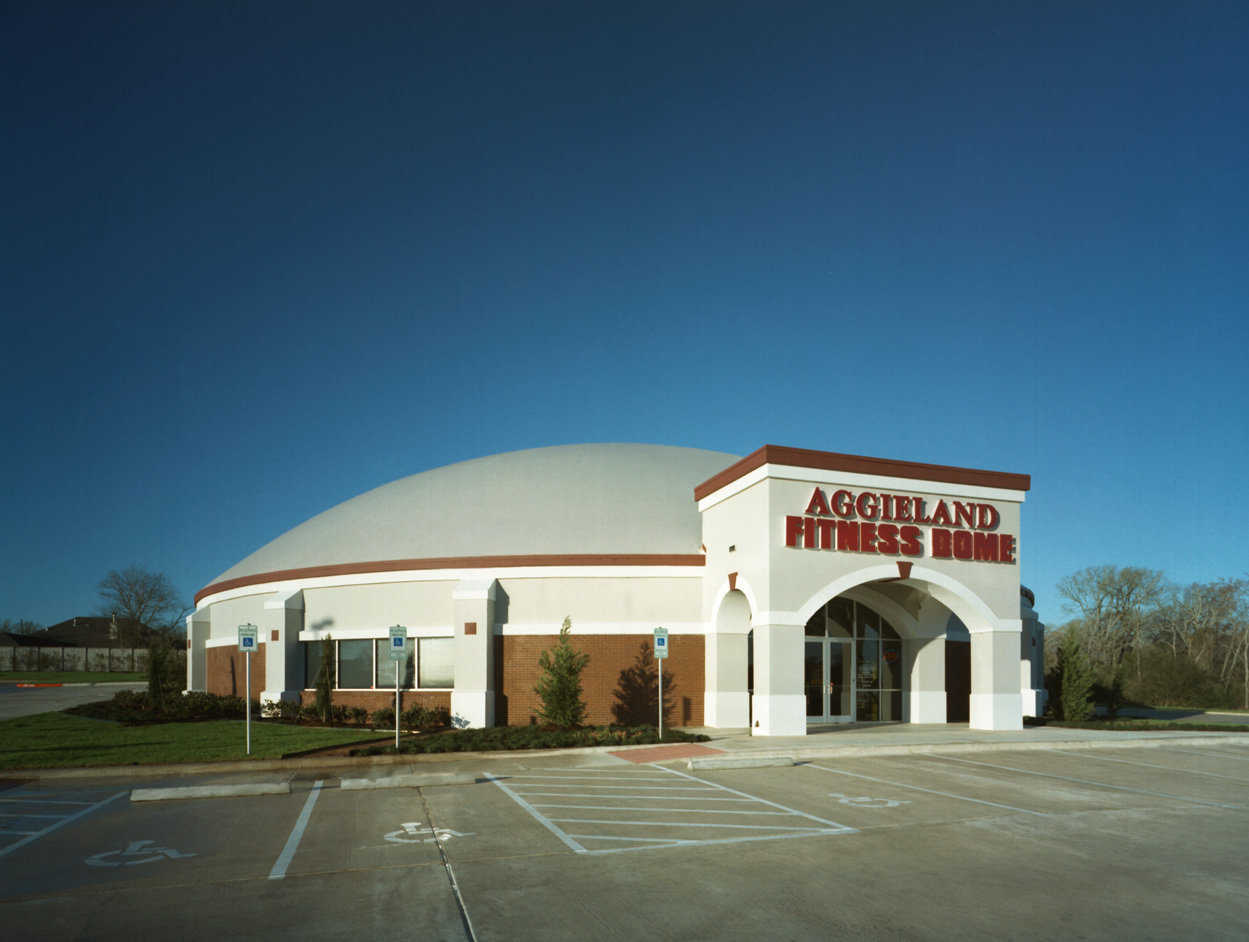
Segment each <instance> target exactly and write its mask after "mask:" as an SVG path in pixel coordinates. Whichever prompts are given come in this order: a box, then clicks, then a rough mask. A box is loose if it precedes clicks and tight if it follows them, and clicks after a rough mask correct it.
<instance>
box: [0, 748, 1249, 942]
mask: <svg viewBox="0 0 1249 942" xmlns="http://www.w3.org/2000/svg"><path fill="white" fill-rule="evenodd" d="M439 768H441V769H451V768H459V769H469V768H473V769H476V770H477V771H478V773H479V774H478V775H477V777H476V780H475V782H474V783H473V784H462V785H442V786H433V787H421V788H412V787H409V788H395V789H384V790H375V791H348V790H345V789H343V788H341V787H339V780H338V779H336V778H334V777H332V776H331V775H328V774H326V775H315V774H314V775H308V776H304V775H303V774H301V775H300V776H299V777H298V778H294V779H289V773H283V774H274V775H271V776H267V778H269V779H271V780H274V781H287V780H290V782H291V786H292V790H291V793H290V794H288V795H275V796H265V797H253V798H213V799H201V800H189V801H165V802H145V803H138V802H134V803H132V802H131V801H130V799H129V784H128V783H124V782H119V781H117V780H112V781H105V780H99V781H94V782H92V781H84V780H63V781H59V782H58V781H46V782H26V783H22V782H20V781H8V782H5V783H3V785H4V786H7V787H3V788H0V813H2V814H3V817H0V829H2V830H0V925H4V926H5V927H6V931H5V935H6V938H10V939H43V940H46V939H76V938H83V939H86V938H91V939H119V940H120V939H126V940H130V939H133V938H135V937H136V936H139V937H142V936H146V935H148V934H152V935H156V934H158V933H159V934H161V935H173V936H176V937H179V938H184V939H209V938H213V939H215V938H218V937H220V936H222V935H223V934H226V935H234V936H239V937H244V938H247V937H253V936H255V937H261V936H263V937H264V938H266V939H299V940H307V939H342V938H348V937H356V938H364V939H391V938H394V939H399V938H404V939H410V938H421V939H455V940H461V939H466V938H472V939H481V940H503V939H509V940H511V939H520V940H530V939H532V940H535V942H536V940H543V942H547V940H552V939H577V940H583V939H586V938H602V939H722V938H728V939H750V940H758V939H768V940H774V939H813V938H820V939H824V938H838V937H844V936H851V937H863V938H917V939H918V938H933V939H936V938H941V939H946V938H950V937H959V938H960V939H995V940H996V939H1001V938H1014V939H1046V940H1052V939H1053V938H1054V937H1055V936H1056V935H1061V936H1067V937H1077V938H1105V937H1116V938H1133V939H1166V940H1173V939H1176V938H1204V939H1244V938H1247V937H1249V868H1246V867H1245V866H1244V858H1245V856H1246V852H1249V743H1246V744H1235V743H1227V742H1219V743H1215V744H1209V745H1200V746H1193V745H1163V746H1157V747H1153V748H1143V747H1142V748H1130V749H1124V748H1118V749H1080V750H1075V751H1070V752H1068V751H1064V750H1062V749H1056V748H1055V749H1044V750H1034V751H1027V752H1005V751H1004V752H975V753H964V754H958V755H949V754H942V755H935V754H933V755H909V756H895V757H878V758H850V759H828V760H815V761H811V762H808V763H804V764H800V765H797V766H792V767H774V768H754V769H736V770H715V771H708V770H700V771H690V770H689V769H688V768H687V766H686V764H685V763H684V762H679V761H674V762H665V763H659V764H634V763H631V762H626V761H623V760H621V759H616V758H613V757H611V756H608V755H603V754H600V755H594V756H581V757H568V756H565V757H545V758H543V757H529V758H519V759H518V758H499V759H492V758H486V759H483V758H481V757H477V758H474V759H472V760H471V761H470V762H468V764H466V763H465V762H464V761H460V762H458V763H447V764H442V765H440V766H439ZM344 774H347V773H344ZM350 774H352V775H359V774H361V773H360V771H359V770H355V771H353V772H352V773H350ZM373 774H375V775H378V776H381V775H384V774H386V772H385V770H377V771H375V772H374V773H373ZM245 779H246V780H248V781H258V780H264V779H266V776H265V775H264V774H256V773H253V774H251V775H249V776H246V777H245ZM235 780H240V781H241V780H244V779H243V778H242V777H239V778H236V779H235ZM171 783H175V780H171ZM140 784H142V785H143V786H150V785H153V784H160V783H153V782H150V781H144V782H142V783H140ZM176 784H188V782H187V781H185V780H177V781H176Z"/></svg>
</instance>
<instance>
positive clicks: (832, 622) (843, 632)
mask: <svg viewBox="0 0 1249 942" xmlns="http://www.w3.org/2000/svg"><path fill="white" fill-rule="evenodd" d="M828 633H829V635H830V636H831V637H834V638H851V637H854V603H853V602H851V601H850V600H849V599H843V598H835V599H833V600H832V601H831V602H829V603H828Z"/></svg>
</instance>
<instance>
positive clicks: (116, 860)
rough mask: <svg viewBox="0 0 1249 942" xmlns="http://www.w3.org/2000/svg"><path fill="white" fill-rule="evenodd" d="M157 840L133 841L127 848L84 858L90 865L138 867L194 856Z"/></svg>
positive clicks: (84, 861)
mask: <svg viewBox="0 0 1249 942" xmlns="http://www.w3.org/2000/svg"><path fill="white" fill-rule="evenodd" d="M155 844H156V842H155V841H131V842H130V845H129V846H128V847H127V848H126V849H125V850H106V851H101V852H100V853H98V854H92V855H91V856H90V857H86V858H84V859H83V863H85V864H86V865H87V866H88V867H137V866H138V865H139V864H145V863H153V862H155V861H157V860H179V859H182V858H185V857H194V856H195V854H184V853H182V852H181V851H177V850H174V849H173V848H172V847H157V846H155Z"/></svg>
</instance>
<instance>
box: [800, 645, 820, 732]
mask: <svg viewBox="0 0 1249 942" xmlns="http://www.w3.org/2000/svg"><path fill="white" fill-rule="evenodd" d="M802 684H803V690H805V691H806V694H807V716H812V717H819V716H823V715H824V643H823V642H822V641H808V642H807V647H806V658H805V660H804V661H803V666H802Z"/></svg>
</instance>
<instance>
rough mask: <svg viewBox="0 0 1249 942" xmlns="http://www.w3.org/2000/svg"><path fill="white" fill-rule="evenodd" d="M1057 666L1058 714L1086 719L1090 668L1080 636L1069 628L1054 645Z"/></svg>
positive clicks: (1090, 690)
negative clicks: (1057, 645)
mask: <svg viewBox="0 0 1249 942" xmlns="http://www.w3.org/2000/svg"><path fill="white" fill-rule="evenodd" d="M1058 670H1059V674H1060V677H1061V680H1060V684H1061V702H1060V704H1059V706H1060V709H1061V711H1062V714H1061V715H1062V718H1063V719H1064V720H1070V721H1072V722H1076V723H1078V722H1081V721H1083V720H1087V719H1088V718H1089V717H1090V716H1092V715H1093V668H1092V666H1091V665H1090V664H1089V660H1088V658H1087V657H1085V656H1084V649H1083V648H1082V647H1081V646H1080V640H1079V639H1078V638H1077V637H1076V636H1075V635H1074V634H1073V633H1071V632H1068V633H1067V636H1066V637H1065V638H1063V641H1062V644H1061V645H1060V646H1059V648H1058Z"/></svg>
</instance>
